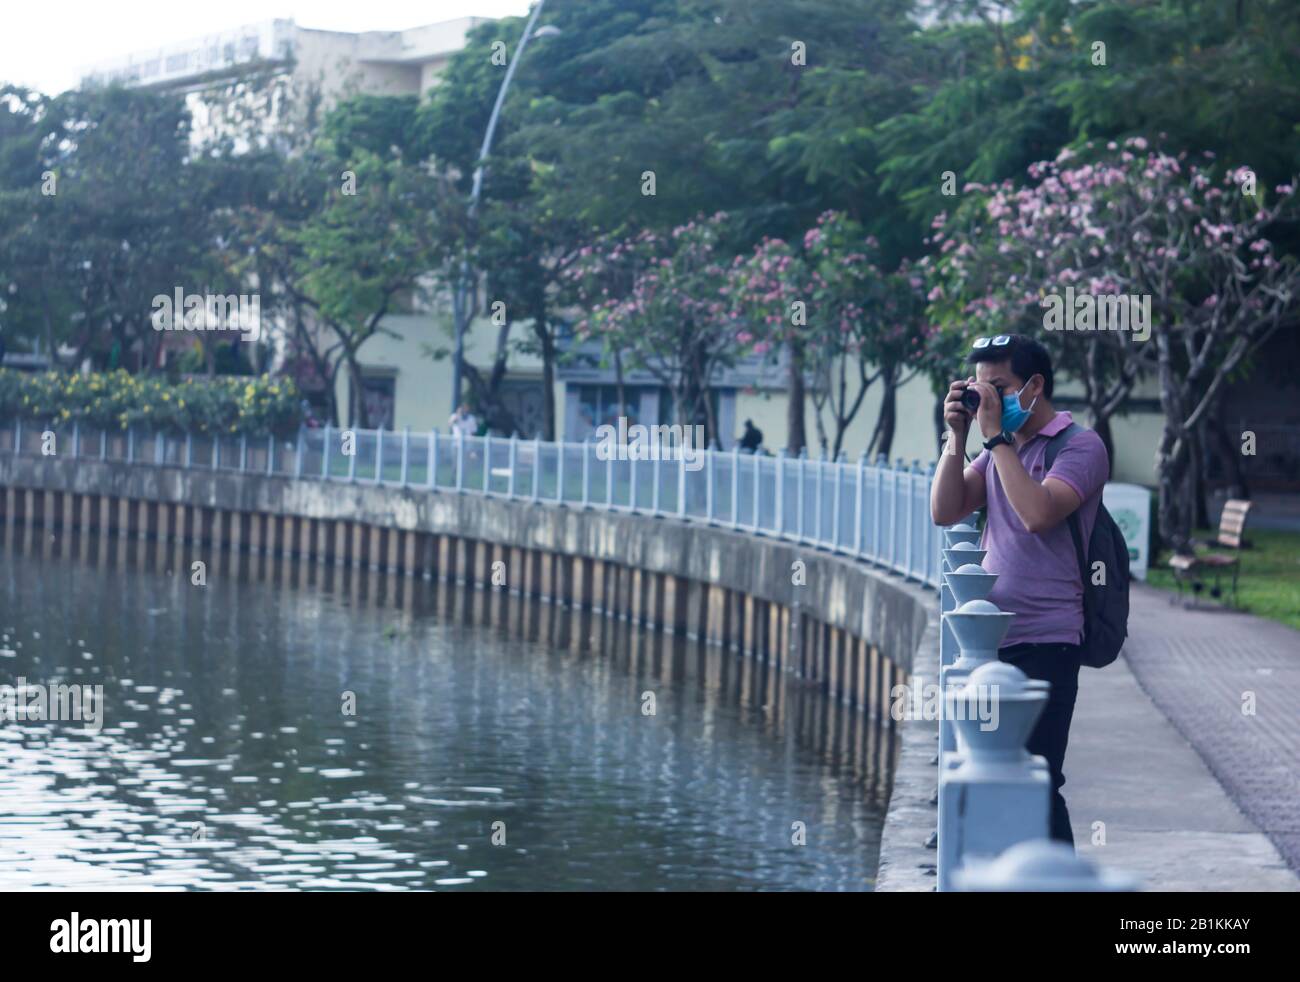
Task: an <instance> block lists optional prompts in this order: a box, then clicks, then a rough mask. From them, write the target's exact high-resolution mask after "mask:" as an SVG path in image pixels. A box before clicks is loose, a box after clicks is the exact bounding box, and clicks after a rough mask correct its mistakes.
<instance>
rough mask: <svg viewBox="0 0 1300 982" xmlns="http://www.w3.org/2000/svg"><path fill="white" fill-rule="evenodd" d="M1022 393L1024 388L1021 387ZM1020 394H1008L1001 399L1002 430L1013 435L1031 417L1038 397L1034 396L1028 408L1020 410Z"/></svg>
mask: <svg viewBox="0 0 1300 982" xmlns="http://www.w3.org/2000/svg"><path fill="white" fill-rule="evenodd" d="M1028 384H1029V383H1028V382H1026V383H1025V385H1028ZM1024 391H1025V389H1024V386H1021V388H1020V392H1024ZM1020 392H1010V393H1007V394H1006V395H1004V396H1003V397H1002V429H1003V430H1004V431H1005V432H1007V433H1014V432H1016V430H1018V429H1020V427H1022V426H1024V425H1025V420H1027V419H1028V418H1029V417H1030V416H1031V415H1033V412H1034V406H1036V405H1038V396H1034V401H1033V402H1031V403H1030V404H1029V408H1028V409H1024V408H1022V407H1021V405H1020Z"/></svg>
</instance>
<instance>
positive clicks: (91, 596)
mask: <svg viewBox="0 0 1300 982" xmlns="http://www.w3.org/2000/svg"><path fill="white" fill-rule="evenodd" d="M7 538H8V541H6V542H4V544H3V546H0V632H2V635H3V640H0V685H8V686H17V685H19V684H20V682H19V680H20V679H21V680H23V681H24V682H25V684H27V685H29V686H36V685H43V686H51V685H53V684H57V683H64V684H71V683H75V684H79V685H87V686H94V685H102V686H103V699H104V710H103V719H102V722H101V725H100V728H99V730H98V732H95V727H94V726H93V725H91V726H87V725H86V724H85V722H84V721H83V722H76V721H47V720H30V719H29V720H19V721H8V722H0V889H22V888H41V889H48V888H76V889H99V888H110V889H160V888H171V889H194V890H266V889H312V890H329V889H337V890H367V891H371V890H410V889H421V890H429V889H433V890H438V889H448V890H485V889H486V890H754V889H764V890H793V889H805V890H865V889H870V888H871V886H872V877H873V874H874V870H875V867H876V860H877V852H878V843H879V838H880V827H881V820H882V816H883V810H884V804H885V801H886V797H887V791H888V771H889V767H890V764H891V761H892V758H893V752H894V744H893V741H892V739H891V737H890V734H889V731H888V730H883V731H882V730H881V729H880V728H878V727H876V726H874V725H869V724H865V723H864V721H863V718H862V717H861V715H860V714H858V713H857V712H855V711H852V710H848V709H845V708H843V707H839V706H836V705H833V704H831V703H829V702H828V701H827V700H826V699H824V698H823V697H822V695H821V694H820V692H819V691H817V690H816V689H815V688H814V687H811V686H808V685H807V684H805V683H800V682H798V681H797V680H794V679H790V678H788V677H786V676H783V675H778V674H776V673H774V672H769V671H767V670H766V669H765V668H764V666H763V665H761V664H758V663H756V662H755V661H754V660H753V659H751V658H746V657H742V656H740V655H738V654H736V653H735V652H731V651H723V650H721V649H719V648H717V647H715V646H707V645H700V644H696V643H694V642H687V641H685V640H681V639H672V638H668V637H665V636H663V635H660V634H656V633H654V632H648V631H644V630H641V629H639V628H636V627H634V626H632V625H630V624H628V623H627V622H626V621H623V622H620V621H614V620H611V619H607V618H603V617H601V616H599V615H591V614H579V613H570V612H567V611H564V610H561V609H557V608H554V607H551V606H550V605H548V604H540V603H536V602H531V601H525V600H522V599H520V598H519V597H517V596H511V595H509V594H507V593H488V592H484V591H481V590H475V589H473V588H470V587H465V586H460V587H456V586H454V585H453V586H448V585H446V584H432V583H428V582H425V581H412V580H410V579H406V578H394V577H389V576H386V575H385V574H382V573H379V572H376V571H352V570H346V571H345V570H341V569H336V568H333V567H327V566H320V565H315V564H307V565H303V564H298V563H293V562H273V561H271V560H269V559H267V558H266V557H250V556H247V555H245V556H243V557H235V558H232V557H231V556H230V555H229V554H226V555H224V556H219V557H214V561H213V562H212V564H211V566H210V567H209V568H208V570H207V575H206V583H205V585H201V586H200V585H195V584H194V583H193V582H192V578H193V577H192V573H191V568H190V565H189V563H190V560H191V559H192V557H190V556H189V555H188V553H185V552H184V551H183V549H182V548H181V547H176V548H175V551H172V547H171V546H166V547H164V546H162V545H161V544H156V543H144V542H137V541H129V540H120V539H102V540H101V539H96V538H94V537H88V538H85V539H83V538H82V537H81V536H80V535H75V536H71V537H69V539H68V540H66V541H61V540H59V539H57V538H54V537H52V536H49V535H47V534H45V533H42V532H41V531H40V530H39V529H38V530H36V531H35V532H34V533H33V532H32V530H30V529H27V530H24V529H21V528H19V529H17V530H14V531H11V532H10V533H9V535H8V537H7ZM184 548H185V549H189V548H191V547H184ZM223 563H224V566H223ZM651 703H653V705H651ZM650 709H653V713H650V712H649V710H650Z"/></svg>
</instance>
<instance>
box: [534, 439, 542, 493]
mask: <svg viewBox="0 0 1300 982" xmlns="http://www.w3.org/2000/svg"><path fill="white" fill-rule="evenodd" d="M541 487H542V441H541V437H536V436H535V437H533V498H532V500H533V501H536V500H537V496H538V494H539V493H540V491H541Z"/></svg>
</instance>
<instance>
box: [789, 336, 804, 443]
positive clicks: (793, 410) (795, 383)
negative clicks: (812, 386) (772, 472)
mask: <svg viewBox="0 0 1300 982" xmlns="http://www.w3.org/2000/svg"><path fill="white" fill-rule="evenodd" d="M789 379H790V381H789V386H788V388H789V399H788V400H787V402H786V407H785V428H786V441H785V449H786V453H788V454H790V456H792V457H798V456H799V454H800V453H801V452H802V451H803V448H804V445H805V443H806V440H805V437H804V434H805V428H804V409H805V406H804V402H805V400H806V398H807V396H806V394H805V392H804V384H803V342H802V341H800V340H798V339H797V338H792V339H791V340H790V376H789Z"/></svg>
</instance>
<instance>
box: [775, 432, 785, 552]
mask: <svg viewBox="0 0 1300 982" xmlns="http://www.w3.org/2000/svg"><path fill="white" fill-rule="evenodd" d="M776 534H777V535H778V536H781V535H784V534H785V451H784V450H778V451H777V452H776Z"/></svg>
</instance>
